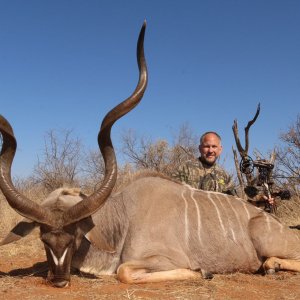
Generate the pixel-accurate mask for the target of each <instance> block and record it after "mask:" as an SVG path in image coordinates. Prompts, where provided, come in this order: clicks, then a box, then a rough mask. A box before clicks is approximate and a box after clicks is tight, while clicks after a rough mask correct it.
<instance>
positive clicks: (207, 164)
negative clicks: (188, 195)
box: [174, 131, 236, 195]
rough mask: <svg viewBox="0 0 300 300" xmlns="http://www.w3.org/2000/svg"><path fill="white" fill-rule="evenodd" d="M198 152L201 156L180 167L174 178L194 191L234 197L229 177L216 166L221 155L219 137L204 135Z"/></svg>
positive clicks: (213, 133)
mask: <svg viewBox="0 0 300 300" xmlns="http://www.w3.org/2000/svg"><path fill="white" fill-rule="evenodd" d="M199 151H200V154H201V156H200V157H199V158H198V159H197V160H194V161H188V162H187V163H186V164H185V165H182V166H180V167H179V169H178V172H177V173H176V174H175V175H174V177H175V178H177V179H179V180H180V181H181V182H185V183H187V184H189V185H190V186H192V187H194V188H196V189H201V190H205V191H215V192H222V193H226V194H230V195H236V193H235V189H234V184H233V182H232V179H231V176H229V175H228V174H227V172H226V171H225V170H224V169H223V168H221V167H220V166H219V165H218V164H217V159H218V157H219V156H220V154H221V153H222V145H221V137H220V136H219V135H218V134H217V133H216V132H213V131H209V132H206V133H204V134H203V135H202V136H201V138H200V145H199Z"/></svg>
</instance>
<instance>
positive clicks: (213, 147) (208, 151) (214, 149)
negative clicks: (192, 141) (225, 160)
mask: <svg viewBox="0 0 300 300" xmlns="http://www.w3.org/2000/svg"><path fill="white" fill-rule="evenodd" d="M199 151H200V153H201V157H202V159H203V161H204V162H206V163H207V164H208V165H213V164H214V163H215V162H216V160H217V158H218V157H219V156H220V154H221V152H222V145H221V141H220V139H219V138H218V137H217V136H216V135H215V134H213V133H208V134H206V135H205V136H204V139H203V142H202V144H200V145H199Z"/></svg>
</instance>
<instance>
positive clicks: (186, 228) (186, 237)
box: [181, 190, 190, 245]
mask: <svg viewBox="0 0 300 300" xmlns="http://www.w3.org/2000/svg"><path fill="white" fill-rule="evenodd" d="M184 191H185V190H183V191H182V193H181V197H182V198H183V200H184V204H185V207H184V229H185V235H184V236H185V243H186V245H188V240H189V235H190V233H189V220H188V202H187V200H186V198H185V197H184Z"/></svg>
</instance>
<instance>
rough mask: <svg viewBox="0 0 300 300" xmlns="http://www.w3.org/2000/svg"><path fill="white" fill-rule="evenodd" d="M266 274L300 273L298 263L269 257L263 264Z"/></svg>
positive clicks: (299, 263) (299, 262) (299, 264)
mask: <svg viewBox="0 0 300 300" xmlns="http://www.w3.org/2000/svg"><path fill="white" fill-rule="evenodd" d="M263 267H264V270H265V271H266V273H268V274H270V273H274V272H275V271H279V270H287V271H295V272H300V261H298V260H292V259H282V258H278V257H270V258H268V259H267V260H266V261H265V262H264V264H263Z"/></svg>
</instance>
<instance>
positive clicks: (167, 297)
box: [0, 232, 300, 300]
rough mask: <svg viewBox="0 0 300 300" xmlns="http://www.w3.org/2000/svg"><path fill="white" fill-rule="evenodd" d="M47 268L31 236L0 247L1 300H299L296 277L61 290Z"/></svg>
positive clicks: (78, 285) (107, 280) (107, 283)
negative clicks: (48, 277)
mask: <svg viewBox="0 0 300 300" xmlns="http://www.w3.org/2000/svg"><path fill="white" fill-rule="evenodd" d="M46 275H47V264H46V261H45V255H44V250H43V245H42V243H41V242H40V241H39V240H38V234H37V232H35V233H34V234H33V235H30V236H28V237H26V238H24V239H23V240H21V241H19V242H16V243H14V244H10V245H7V246H3V247H0V295H1V296H2V297H4V298H2V299H22V300H25V299H34V298H35V299H38V300H43V299H60V300H64V299H66V300H67V299H68V300H69V299H73V300H79V299H89V300H91V299H122V300H124V299H161V300H172V299H185V300H186V299H247V300H252V299H253V300H257V299H299V297H300V274H299V273H292V272H279V273H277V274H275V275H272V276H262V275H251V274H239V273H237V274H232V275H215V277H214V278H213V279H212V280H193V281H180V282H164V283H153V284H139V285H128V284H123V283H120V282H118V280H117V279H116V278H115V277H114V276H101V277H99V278H95V277H88V276H84V274H73V275H72V279H71V285H70V286H69V287H67V288H64V289H58V288H54V287H51V286H49V285H48V284H47V283H46V280H45V278H46Z"/></svg>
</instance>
